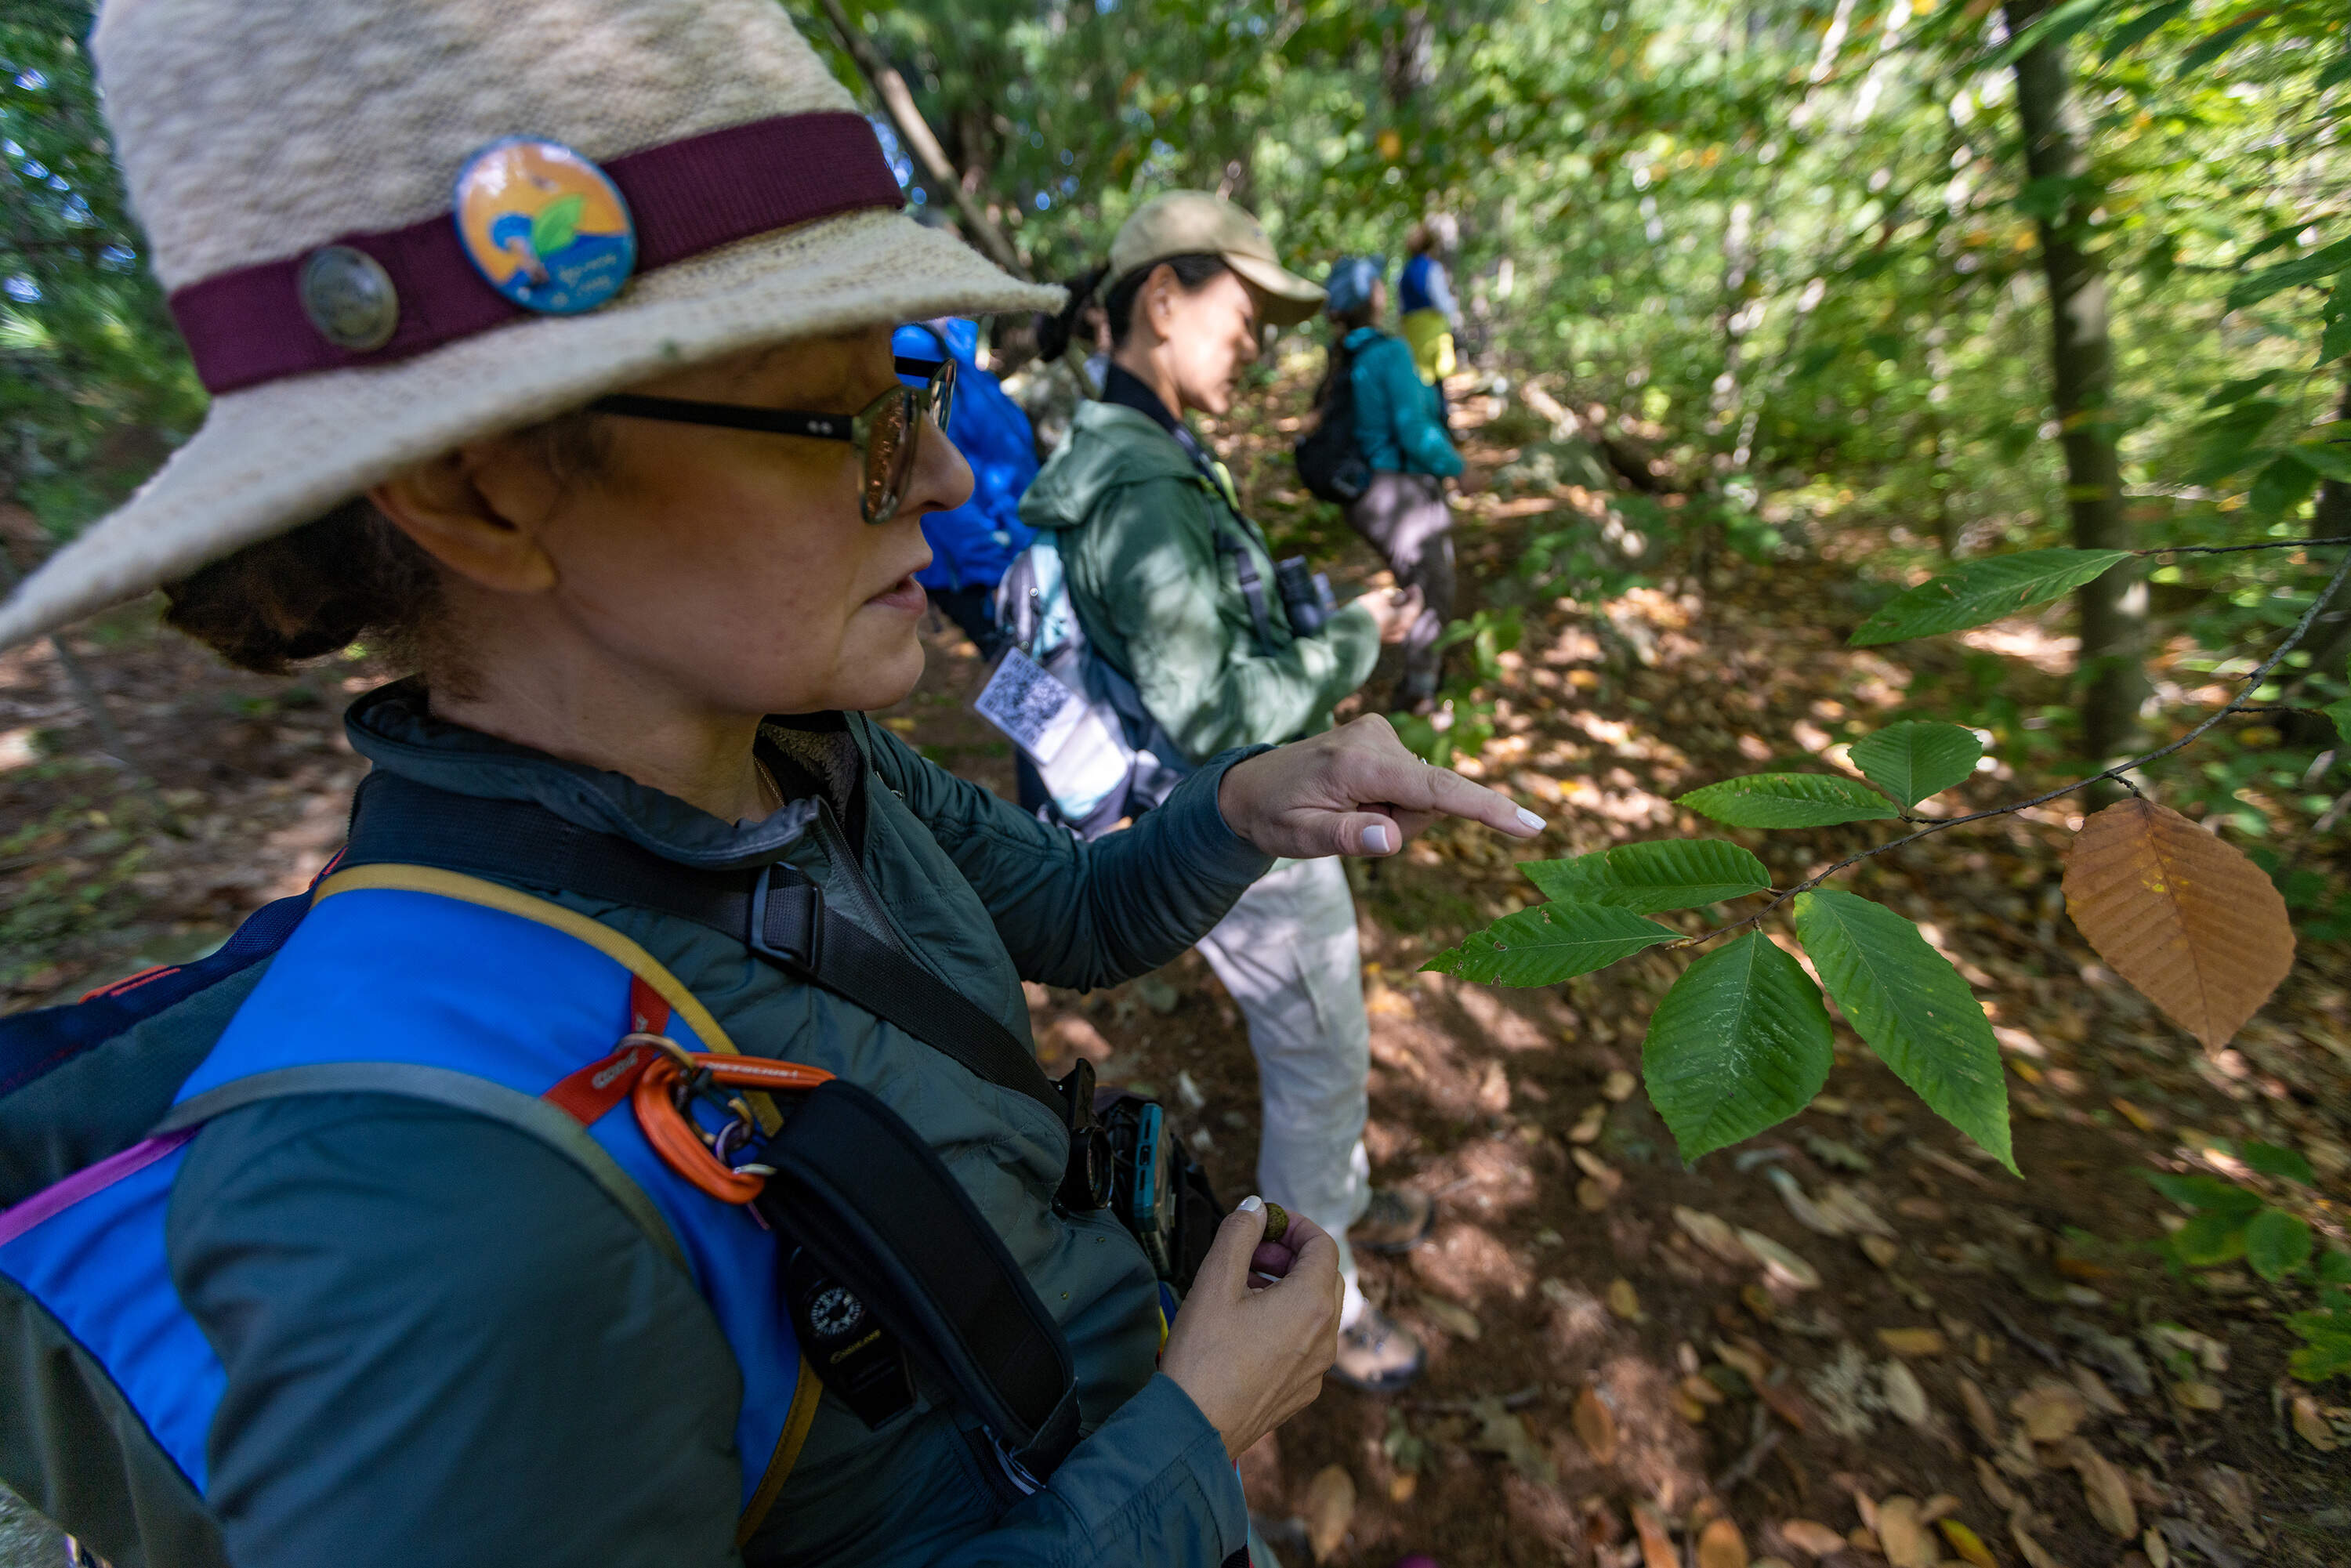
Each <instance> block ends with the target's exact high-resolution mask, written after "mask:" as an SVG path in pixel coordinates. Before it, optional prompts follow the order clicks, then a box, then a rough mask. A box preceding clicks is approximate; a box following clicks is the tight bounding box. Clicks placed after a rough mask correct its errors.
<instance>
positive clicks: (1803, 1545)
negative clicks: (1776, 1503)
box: [1780, 1519, 1845, 1557]
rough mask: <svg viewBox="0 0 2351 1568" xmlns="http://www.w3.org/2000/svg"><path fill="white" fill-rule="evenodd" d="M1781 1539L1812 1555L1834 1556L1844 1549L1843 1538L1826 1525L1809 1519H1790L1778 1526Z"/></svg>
mask: <svg viewBox="0 0 2351 1568" xmlns="http://www.w3.org/2000/svg"><path fill="white" fill-rule="evenodd" d="M1780 1536H1781V1539H1782V1540H1784V1541H1785V1542H1787V1543H1788V1544H1789V1545H1791V1546H1792V1547H1794V1548H1795V1549H1796V1550H1797V1551H1799V1552H1805V1553H1808V1554H1809V1555H1811V1556H1813V1557H1834V1556H1835V1555H1836V1554H1837V1553H1838V1552H1842V1551H1844V1549H1845V1539H1844V1536H1842V1535H1839V1534H1838V1533H1837V1532H1836V1531H1834V1530H1831V1529H1830V1528H1829V1527H1828V1526H1827V1525H1825V1524H1822V1523H1820V1522H1818V1521H1814V1520H1810V1519H1792V1520H1790V1521H1788V1522H1787V1523H1785V1524H1783V1525H1782V1526H1781V1527H1780Z"/></svg>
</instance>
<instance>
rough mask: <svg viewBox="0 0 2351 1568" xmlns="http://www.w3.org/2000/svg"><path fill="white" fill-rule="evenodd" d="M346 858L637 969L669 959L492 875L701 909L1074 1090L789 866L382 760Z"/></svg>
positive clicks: (944, 1034) (791, 969)
mask: <svg viewBox="0 0 2351 1568" xmlns="http://www.w3.org/2000/svg"><path fill="white" fill-rule="evenodd" d="M387 862H389V863H387ZM345 864H346V865H349V866H350V867H351V868H352V869H350V870H349V871H345V872H340V873H337V874H336V875H335V876H334V877H332V878H330V879H329V882H328V883H327V884H326V887H327V888H329V889H331V888H333V887H335V886H336V885H337V884H338V883H345V879H347V878H361V877H371V876H381V875H383V874H390V875H392V876H395V877H397V878H398V879H399V880H398V881H397V882H396V883H386V882H383V881H381V880H377V881H369V882H364V883H362V882H359V881H353V882H350V883H348V884H347V885H354V886H356V885H371V886H386V885H398V886H403V887H410V888H414V889H417V890H419V891H423V892H436V893H437V892H449V893H450V895H451V896H454V897H461V898H465V899H467V900H469V901H470V902H474V903H481V904H490V905H491V906H492V907H494V908H508V907H512V908H514V910H515V912H516V913H527V912H526V911H525V910H524V909H523V908H522V905H525V904H528V905H530V906H534V907H535V908H536V909H537V910H539V911H543V912H544V913H532V914H530V915H529V917H530V918H532V919H538V920H543V921H544V922H545V923H547V924H550V925H560V926H561V928H562V929H564V930H566V931H569V932H570V934H571V935H573V936H578V937H580V939H581V940H582V941H585V942H588V943H590V945H592V946H598V947H599V948H600V950H601V951H603V952H605V953H607V954H608V955H610V956H612V957H613V958H615V959H617V960H618V961H620V962H621V963H622V964H623V965H628V966H630V967H631V968H632V971H633V970H634V965H633V964H632V962H631V959H630V958H629V957H628V956H625V955H624V953H623V951H622V949H623V948H624V949H626V952H627V953H632V954H634V955H635V956H636V957H637V958H638V959H640V960H642V961H643V963H645V964H648V965H653V967H654V968H656V969H658V968H659V966H658V965H655V964H653V958H652V956H650V955H648V954H646V953H645V952H644V950H643V948H641V947H639V946H637V945H636V944H635V943H633V942H630V941H629V940H628V939H627V938H626V937H623V936H621V935H620V934H619V933H618V932H615V931H612V930H611V928H610V927H608V926H605V925H601V923H599V922H597V921H594V920H590V919H589V918H588V917H587V916H586V915H579V914H576V913H574V912H572V911H570V910H567V909H563V908H562V907H561V906H559V905H556V904H548V903H547V902H546V901H545V900H542V899H538V898H533V897H532V896H531V895H530V894H526V893H522V892H519V891H517V890H516V889H514V888H511V887H506V886H503V885H501V884H500V883H491V882H484V881H482V880H481V879H482V878H485V877H499V878H510V879H512V880H513V881H515V882H517V883H524V884H526V885H528V886H536V887H548V888H560V889H563V890H564V891H566V892H569V893H575V894H583V895H585V896H588V897H590V898H609V899H611V901H612V902H614V903H616V904H632V905H634V906H635V907H637V908H640V909H653V910H658V911H660V912H662V913H664V914H667V915H676V916H678V917H679V918H681V919H685V920H691V921H693V922H694V923H695V924H696V925H705V926H707V927H709V928H710V929H712V930H714V931H717V932H720V933H722V934H724V935H726V936H730V937H732V938H733V939H735V940H736V941H737V942H740V943H742V944H743V945H744V946H747V947H748V948H749V949H750V950H751V951H752V952H754V953H756V954H758V956H760V957H761V958H764V959H766V960H767V961H768V962H769V963H771V964H774V965H775V966H776V967H778V968H780V969H782V970H784V971H785V972H786V973H787V974H789V975H791V976H793V977H795V978H797V979H800V980H802V981H805V982H807V983H808V984H811V985H814V986H817V987H820V988H822V989H825V990H828V991H831V992H832V993H833V994H834V995H836V996H838V997H841V998H843V999H845V1000H847V1001H850V1002H852V1003H854V1004H855V1005H856V1006H858V1007H860V1008H862V1009H865V1010H866V1011H867V1012H870V1013H872V1015H873V1016H874V1017H876V1018H878V1019H882V1020H883V1021H884V1022H886V1023H889V1024H892V1025H894V1026H895V1027H897V1028H898V1029H900V1030H904V1031H905V1032H906V1033H907V1034H910V1035H912V1036H914V1038H915V1039H916V1040H921V1041H922V1042H923V1043H924V1044H925V1045H927V1046H929V1047H931V1048H932V1049H933V1050H934V1051H937V1052H939V1054H940V1055H942V1056H945V1057H946V1058H948V1059H949V1060H950V1061H956V1062H958V1063H960V1064H961V1065H962V1066H964V1067H965V1068H966V1069H967V1070H968V1071H971V1072H973V1073H974V1074H976V1075H977V1076H978V1077H981V1078H984V1079H986V1080H987V1081H988V1082H991V1083H994V1084H997V1085H998V1086H999V1087H1001V1088H1005V1089H1009V1090H1013V1091H1015V1092H1019V1093H1021V1094H1025V1095H1027V1096H1028V1097H1029V1099H1031V1100H1034V1101H1036V1102H1037V1103H1038V1104H1040V1105H1041V1106H1043V1107H1044V1108H1045V1109H1046V1110H1047V1111H1049V1112H1050V1113H1052V1115H1053V1118H1054V1120H1055V1121H1057V1122H1058V1121H1061V1120H1063V1119H1064V1108H1063V1105H1062V1103H1061V1095H1060V1094H1059V1092H1056V1091H1055V1089H1054V1088H1053V1085H1052V1084H1051V1082H1050V1081H1048V1080H1047V1078H1046V1077H1045V1073H1044V1070H1043V1069H1042V1068H1040V1067H1039V1066H1038V1065H1037V1059H1036V1057H1035V1055H1034V1054H1033V1053H1032V1052H1031V1051H1029V1047H1028V1046H1027V1045H1025V1044H1024V1043H1022V1041H1021V1040H1019V1038H1018V1037H1016V1036H1015V1035H1014V1034H1013V1032H1012V1031H1011V1030H1009V1029H1008V1028H1007V1027H1006V1026H1005V1024H1004V1023H1003V1022H1002V1020H1000V1019H998V1018H996V1017H995V1016H994V1015H993V1014H991V1013H989V1012H987V1010H986V1009H982V1008H981V1007H980V1006H979V1005H978V1004H977V1002H974V1001H972V1000H971V999H970V998H967V997H966V996H964V995H962V994H961V993H960V992H958V991H956V990H955V989H954V988H952V987H950V986H949V985H947V983H946V981H944V980H942V979H940V978H939V977H936V976H935V975H934V974H932V973H931V972H930V970H928V969H926V968H925V967H923V966H922V965H921V964H919V963H917V962H915V961H914V959H913V958H912V957H909V956H907V955H905V954H904V953H901V952H900V951H898V949H897V948H896V947H894V946H892V945H891V944H889V943H888V942H885V941H883V939H882V938H881V937H879V936H874V935H873V934H872V933H871V932H869V931H867V930H866V929H865V928H864V927H863V926H862V925H858V924H857V923H856V922H854V921H852V920H851V919H849V918H848V917H847V916H845V915H842V914H841V913H840V911H838V910H836V909H833V908H832V907H831V905H830V904H827V903H826V901H825V898H824V895H823V892H822V890H821V889H820V888H818V887H817V886H816V885H815V884H814V883H810V882H808V881H806V880H804V879H802V878H801V877H800V876H799V873H796V872H793V871H792V870H791V868H789V866H783V865H770V866H761V867H758V868H756V869H749V870H737V871H703V870H698V869H696V868H694V867H691V866H684V865H679V864H678V863H676V862H674V861H667V860H664V859H663V858H661V857H660V856H658V855H655V854H653V853H652V852H649V851H646V850H642V849H640V848H638V847H637V846H636V845H634V844H632V843H630V842H629V841H626V840H625V839H619V838H614V837H612V836H611V835H610V834H605V833H597V832H591V831H589V830H587V829H585V828H580V827H576V826H574V825H573V824H571V823H569V822H567V821H564V820H563V819H562V818H560V817H559V816H557V815H556V814H555V813H554V812H552V811H549V810H547V809H546V808H544V807H542V806H537V805H533V804H531V803H530V802H528V801H523V800H484V799H481V798H478V797H475V796H470V795H456V794H452V793H449V792H448V791H445V790H441V789H433V788H432V787H431V786H429V785H424V784H419V783H417V782H416V781H415V780H413V779H403V778H401V777H400V776H398V775H397V774H391V773H383V772H377V773H372V774H371V775H369V776H368V779H366V781H365V782H364V783H362V784H361V785H360V794H359V798H358V800H357V801H356V802H355V804H354V807H353V810H352V822H351V840H350V849H349V850H348V851H347V852H346V859H345ZM436 872H437V873H439V874H437V875H436V874H434V873H436ZM444 878H454V880H447V881H444ZM322 891H324V890H323V889H322ZM501 899H506V900H512V901H515V903H514V904H507V903H502V902H499V901H500V900H501ZM614 944H618V945H619V946H613V945H614ZM648 979H649V981H650V977H648ZM668 983H669V985H670V986H672V987H674V988H675V994H674V995H672V994H670V993H669V992H664V994H663V999H664V1000H665V1001H667V1002H668V1003H669V1004H670V1006H672V1007H673V1008H675V1009H677V1010H678V1011H679V1012H681V1013H684V1015H685V1017H686V1019H687V1020H688V1021H689V1022H691V1023H692V1024H693V1025H694V1027H695V1030H697V1031H698V1030H702V1029H703V1028H704V1027H705V1019H709V1014H708V1013H707V1012H706V1011H705V1010H704V1009H702V1007H701V1004H700V1003H698V1002H695V1000H694V998H693V997H692V996H691V995H690V994H689V993H688V992H686V990H685V989H684V988H683V987H679V986H677V984H676V982H675V981H674V979H673V980H670V981H669V982H668ZM709 1027H710V1028H711V1029H713V1030H716V1028H717V1025H716V1020H715V1019H710V1021H709ZM718 1038H723V1036H720V1037H718ZM712 1049H714V1050H716V1049H720V1048H718V1047H716V1046H714V1047H713V1048H712ZM726 1049H728V1050H732V1049H733V1048H732V1047H731V1046H729V1047H727V1048H726ZM763 1120H764V1118H763Z"/></svg>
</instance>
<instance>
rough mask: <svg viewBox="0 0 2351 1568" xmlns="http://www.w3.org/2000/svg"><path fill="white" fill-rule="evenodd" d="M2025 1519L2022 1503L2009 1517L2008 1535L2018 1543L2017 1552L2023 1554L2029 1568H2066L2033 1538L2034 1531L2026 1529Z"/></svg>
mask: <svg viewBox="0 0 2351 1568" xmlns="http://www.w3.org/2000/svg"><path fill="white" fill-rule="evenodd" d="M2025 1517H2026V1515H2025V1511H2024V1506H2023V1505H2022V1503H2020V1504H2018V1505H2017V1507H2016V1508H2015V1509H2014V1510H2013V1511H2011V1512H2010V1514H2009V1516H2008V1535H2009V1539H2010V1540H2011V1541H2013V1542H2016V1550H2017V1551H2018V1552H2021V1553H2022V1554H2023V1557H2024V1561H2025V1563H2027V1564H2028V1565H2029V1568H2065V1565H2064V1563H2060V1562H2058V1561H2057V1559H2055V1558H2054V1557H2052V1556H2050V1555H2049V1549H2048V1548H2047V1547H2045V1546H2043V1545H2042V1544H2041V1542H2038V1541H2035V1540H2034V1539H2033V1538H2032V1531H2028V1530H2026V1529H2025V1528H2024V1521H2025Z"/></svg>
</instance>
